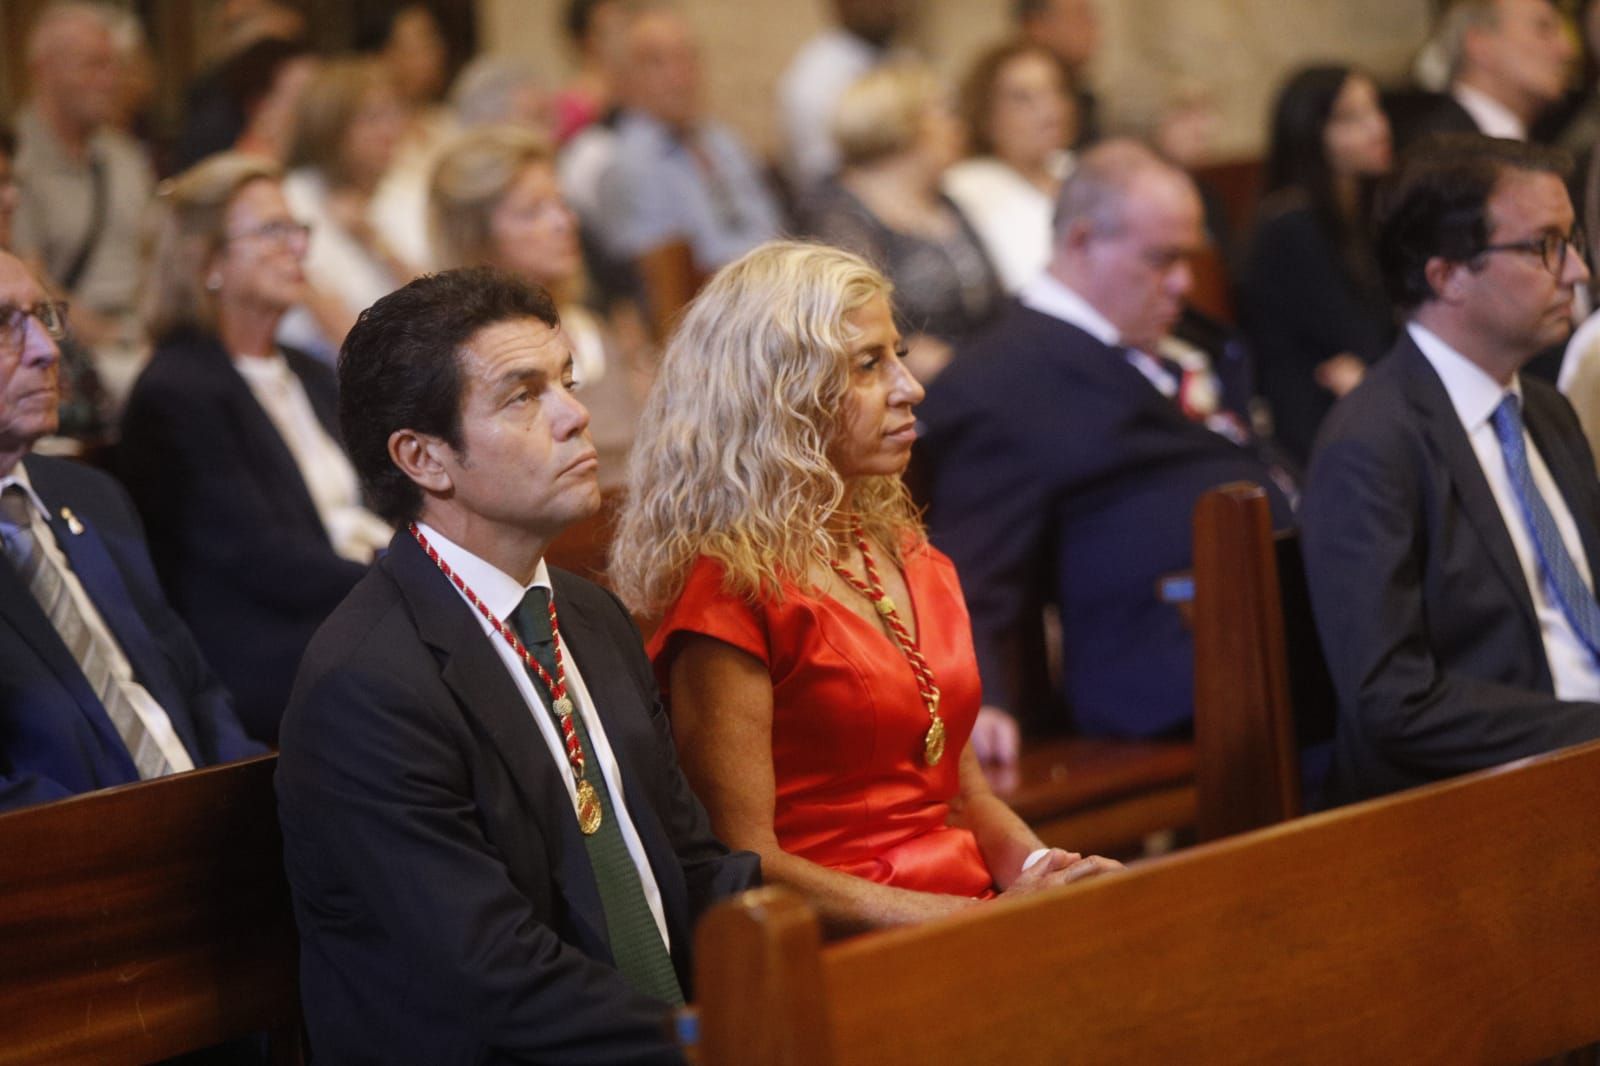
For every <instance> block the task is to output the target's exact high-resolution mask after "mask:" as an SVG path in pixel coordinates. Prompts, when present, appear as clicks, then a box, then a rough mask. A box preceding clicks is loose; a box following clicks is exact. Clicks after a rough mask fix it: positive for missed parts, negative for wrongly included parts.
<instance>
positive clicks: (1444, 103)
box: [1383, 89, 1480, 152]
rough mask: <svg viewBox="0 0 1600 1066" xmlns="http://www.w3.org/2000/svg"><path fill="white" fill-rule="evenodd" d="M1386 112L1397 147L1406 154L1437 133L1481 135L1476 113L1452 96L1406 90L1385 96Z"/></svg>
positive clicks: (1384, 106) (1418, 90) (1419, 90)
mask: <svg viewBox="0 0 1600 1066" xmlns="http://www.w3.org/2000/svg"><path fill="white" fill-rule="evenodd" d="M1383 108H1384V110H1385V111H1386V112H1387V113H1388V115H1389V125H1390V126H1391V127H1392V128H1393V130H1394V146H1395V149H1396V150H1397V151H1401V152H1403V151H1405V150H1406V149H1407V148H1410V147H1411V146H1412V145H1413V144H1416V143H1417V142H1418V141H1420V140H1422V139H1423V138H1424V137H1428V136H1431V135H1433V134H1435V133H1478V132H1480V131H1479V129H1478V123H1477V121H1476V120H1475V119H1473V117H1472V113H1471V112H1469V111H1468V110H1467V109H1466V108H1464V107H1462V106H1461V105H1460V104H1458V103H1456V98H1455V97H1454V96H1451V95H1450V94H1449V93H1448V92H1443V93H1435V92H1427V91H1426V90H1422V89H1402V90H1398V91H1395V92H1389V93H1385V94H1384V97H1383Z"/></svg>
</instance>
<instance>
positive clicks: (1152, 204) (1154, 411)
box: [918, 142, 1289, 754]
mask: <svg viewBox="0 0 1600 1066" xmlns="http://www.w3.org/2000/svg"><path fill="white" fill-rule="evenodd" d="M1203 241H1204V236H1203V231H1202V222H1201V206H1200V198H1199V196H1198V195H1197V194H1196V192H1195V189H1194V185H1193V183H1192V182H1191V181H1190V180H1189V179H1188V178H1187V177H1186V176H1185V175H1184V174H1183V173H1182V172H1181V171H1179V170H1177V169H1175V168H1174V167H1172V166H1170V165H1169V164H1167V163H1164V162H1163V161H1161V160H1160V159H1158V158H1157V157H1156V156H1155V155H1154V154H1153V153H1151V152H1150V151H1149V150H1148V149H1146V148H1143V147H1141V146H1139V145H1136V144H1132V143H1130V142H1107V143H1104V144H1102V145H1100V146H1098V147H1096V148H1094V149H1091V150H1090V151H1088V152H1086V153H1084V155H1083V157H1082V159H1081V160H1080V163H1079V166H1078V168H1077V169H1076V170H1075V171H1074V173H1073V175H1072V177H1071V178H1069V179H1068V181H1067V183H1066V185H1065V186H1064V187H1063V189H1062V193H1061V198H1060V200H1059V202H1058V204H1057V209H1056V234H1055V245H1054V251H1053V253H1052V259H1051V262H1050V265H1049V267H1048V268H1047V270H1046V272H1045V273H1044V274H1042V275H1041V276H1040V277H1039V278H1038V279H1036V280H1035V281H1034V282H1033V283H1031V284H1030V285H1028V286H1026V287H1025V288H1024V289H1023V290H1022V292H1021V294H1020V296H1019V300H1018V303H1017V304H1016V305H1015V306H1013V307H1012V308H1011V309H1010V311H1009V312H1008V314H1007V315H1006V317H1005V318H1004V319H1003V320H1002V321H1001V322H1000V323H999V324H998V325H997V326H996V327H995V328H994V329H993V330H991V331H990V332H989V333H988V334H986V335H985V336H982V337H980V338H978V339H976V340H975V341H973V342H972V343H971V344H969V345H968V346H966V347H965V348H963V350H962V351H961V352H960V353H959V354H958V356H957V358H956V360H955V362H954V363H953V364H952V365H951V367H950V368H949V369H947V370H946V371H945V372H944V374H943V375H941V376H940V377H939V378H938V379H937V380H936V381H935V382H934V383H933V384H932V386H931V387H930V388H929V390H928V397H927V400H926V401H925V402H924V403H923V405H922V406H921V408H919V411H918V413H919V415H920V416H921V418H922V420H923V422H924V428H925V434H924V437H923V440H922V442H921V444H920V445H919V447H921V448H922V449H923V457H924V459H925V461H926V462H928V463H929V464H930V466H931V470H932V479H933V484H932V499H931V509H930V513H929V524H930V528H931V530H932V536H933V540H934V542H935V543H936V544H938V545H939V547H940V548H942V549H943V550H944V551H945V552H947V553H948V554H949V555H950V557H951V558H952V559H954V560H955V563H956V567H957V569H958V571H959V572H960V575H961V583H962V588H963V590H964V592H965V593H966V596H967V603H968V606H969V608H970V610H971V615H972V625H973V635H974V638H975V643H976V646H977V652H978V665H979V668H980V670H981V672H982V674H983V684H984V702H985V704H986V705H987V707H988V708H991V709H990V710H989V711H988V714H989V716H990V717H991V718H994V717H998V716H997V715H996V714H995V709H998V710H1004V711H1009V712H1011V713H1013V714H1022V713H1030V712H1031V713H1030V717H1035V716H1037V712H1038V711H1039V708H1038V707H1031V706H1027V705H1026V704H1025V702H1024V699H1025V697H1024V696H1023V695H1021V694H1020V693H1021V692H1022V691H1023V690H1024V686H1023V685H1022V684H1021V683H1020V682H1019V681H1018V680H1017V679H1018V678H1019V677H1020V676H1022V675H1023V673H1024V672H1025V671H1026V670H1027V669H1029V668H1030V667H1037V666H1038V665H1039V664H1040V663H1041V662H1042V657H1041V656H1040V654H1039V647H1040V642H1039V641H1038V640H1037V639H1035V637H1034V634H1035V633H1036V632H1037V629H1038V621H1039V618H1040V611H1041V608H1042V603H1041V601H1042V600H1048V601H1050V602H1053V603H1054V604H1055V605H1056V606H1057V607H1058V608H1059V609H1060V615H1061V669H1062V676H1061V690H1062V692H1061V695H1062V696H1064V698H1065V703H1066V705H1067V708H1068V711H1069V713H1070V716H1071V719H1072V721H1073V722H1074V724H1075V725H1076V726H1077V728H1078V729H1079V730H1080V731H1082V732H1085V733H1090V734H1098V735H1111V736H1127V737H1149V736H1161V735H1167V734H1173V733H1180V732H1182V731H1183V730H1185V729H1187V728H1188V725H1189V722H1190V720H1191V718H1192V716H1193V699H1192V690H1193V677H1192V675H1193V672H1194V668H1193V648H1192V645H1191V642H1190V638H1189V634H1188V632H1187V630H1186V629H1185V626H1184V623H1183V620H1182V618H1181V617H1180V615H1179V612H1178V610H1177V608H1176V607H1174V606H1172V605H1171V604H1168V603H1164V602H1162V600H1161V597H1160V595H1159V592H1158V584H1159V582H1160V579H1161V578H1162V577H1163V576H1164V575H1167V574H1170V573H1173V572H1175V571H1181V570H1184V569H1187V568H1188V566H1189V562H1190V532H1189V529H1190V525H1189V523H1190V512H1191V511H1192V510H1193V507H1194V504H1195V501H1196V500H1197V499H1198V498H1199V496H1200V495H1201V494H1202V493H1204V492H1205V491H1206V490H1207V489H1210V488H1212V487H1214V486H1216V485H1219V484H1222V483H1224V482H1228V481H1237V480H1250V481H1257V482H1261V483H1263V484H1266V485H1268V487H1269V489H1270V490H1271V492H1272V499H1273V504H1274V508H1275V511H1276V515H1277V518H1278V520H1279V521H1280V522H1285V523H1287V521H1288V519H1289V508H1288V504H1287V501H1286V500H1285V499H1284V498H1283V496H1282V494H1281V493H1279V491H1278V490H1277V489H1276V488H1275V487H1274V485H1273V480H1272V477H1273V475H1272V472H1271V471H1270V470H1269V469H1268V467H1267V465H1266V464H1265V463H1263V462H1262V461H1261V460H1260V459H1259V458H1258V456H1257V454H1256V453H1255V451H1254V450H1253V449H1252V447H1250V446H1249V445H1250V444H1251V442H1250V440H1249V437H1248V434H1247V432H1246V431H1245V429H1244V426H1243V423H1242V421H1241V420H1240V419H1239V418H1238V417H1237V416H1236V415H1233V414H1230V413H1229V412H1227V411H1226V410H1222V409H1214V410H1210V411H1209V413H1205V412H1202V411H1198V410H1195V408H1196V407H1200V406H1204V405H1205V404H1206V399H1205V397H1204V396H1202V395H1201V393H1203V392H1205V391H1207V389H1206V386H1205V384H1204V383H1203V381H1201V380H1199V379H1197V378H1195V377H1194V376H1193V375H1192V374H1191V373H1188V372H1186V370H1187V368H1186V367H1184V366H1183V365H1182V363H1183V360H1182V359H1181V358H1177V359H1173V358H1169V356H1168V353H1169V352H1170V351H1171V350H1172V348H1171V341H1170V338H1169V333H1170V331H1171V330H1172V328H1173V326H1174V324H1175V323H1176V322H1177V320H1178V316H1179V313H1180V311H1181V309H1182V305H1183V297H1184V294H1185V293H1186V292H1187V291H1188V289H1189V286H1190V283H1191V281H1192V275H1191V273H1190V269H1189V266H1188V259H1187V257H1188V256H1189V255H1190V254H1192V253H1194V252H1196V251H1198V250H1199V248H1200V247H1201V244H1202V242H1203ZM1210 403H1211V404H1212V405H1213V406H1214V404H1215V400H1214V397H1213V398H1212V399H1211V401H1210ZM1056 717H1058V718H1059V715H1057V716H1056ZM1002 721H1003V720H1002ZM1003 733H1004V727H1003V726H1001V727H998V728H996V729H995V730H994V735H995V736H1001V735H1003ZM984 742H985V740H984V738H982V737H980V740H979V741H977V742H975V743H980V744H981V743H984ZM997 750H999V745H993V746H991V747H990V749H989V751H990V753H991V754H993V753H994V752H995V751H997Z"/></svg>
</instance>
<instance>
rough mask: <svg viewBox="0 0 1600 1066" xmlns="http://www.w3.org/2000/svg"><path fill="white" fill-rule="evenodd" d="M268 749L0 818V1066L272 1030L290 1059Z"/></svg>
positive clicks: (141, 1052) (291, 1025)
mask: <svg viewBox="0 0 1600 1066" xmlns="http://www.w3.org/2000/svg"><path fill="white" fill-rule="evenodd" d="M276 764H277V757H276V756H270V755H269V756H263V757H261V758H259V759H252V760H250V761H248V762H242V763H235V764H233V765H229V766H222V767H216V768H213V769H209V770H201V771H198V772H196V773H188V774H180V775H178V776H175V777H169V778H164V779H162V780H158V781H148V782H143V783H140V784H135V785H127V786H124V787H121V788H114V789H108V790H106V791H103V792H94V793H89V794H87V795H84V796H78V797H74V798H72V799H67V800H62V801H60V802H58V803H51V804H46V805H44V806H40V807H34V808H29V809H26V810H21V811H14V812H11V813H8V814H4V815H0V1066H10V1064H12V1063H18V1064H21V1063H41V1062H49V1063H57V1064H69V1063H83V1064H86V1066H88V1064H93V1066H118V1064H123V1063H129V1064H131V1063H144V1062H153V1061H156V1060H159V1059H163V1058H167V1057H169V1056H172V1055H177V1054H180V1053H183V1052H186V1051H192V1050H197V1049H200V1048H206V1047H210V1046H213V1045H216V1044H220V1043H223V1042H224V1041H228V1040H231V1039H234V1038H236V1037H241V1036H245V1035H247V1034H251V1033H255V1032H261V1031H268V1032H271V1034H272V1045H273V1061H274V1062H275V1063H298V1062H300V1061H301V1058H300V1048H301V1041H300V1003H299V991H298V981H297V974H296V971H297V966H298V961H297V960H298V941H297V939H296V935H295V926H294V918H293V915H292V914H291V912H290V906H289V889H288V884H287V882H286V881H285V879H284V873H283V846H282V841H281V838H280V837H279V834H278V818H277V807H276V801H275V799H274V795H273V789H272V772H273V768H274V767H275V766H276Z"/></svg>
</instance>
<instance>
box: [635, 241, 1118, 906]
mask: <svg viewBox="0 0 1600 1066" xmlns="http://www.w3.org/2000/svg"><path fill="white" fill-rule="evenodd" d="M889 293H890V286H889V283H888V281H887V280H886V279H885V278H884V277H883V276H882V275H881V274H880V273H879V272H878V271H876V270H874V269H873V268H872V267H871V266H869V265H868V264H867V263H866V261H865V260H862V259H860V258H858V257H856V256H854V255H851V254H849V253H847V252H843V251H839V250H837V249H833V248H828V247H825V246H822V245H815V244H802V243H794V242H773V243H770V244H766V245H763V246H762V247H760V248H757V249H756V250H755V251H753V252H751V253H749V254H748V255H746V256H745V257H744V258H743V259H740V260H739V261H737V262H735V263H733V264H730V265H729V266H727V267H725V268H724V269H723V270H722V271H720V272H719V273H718V274H717V275H716V277H714V278H713V279H712V280H711V282H710V284H709V285H707V287H706V289H705V290H704V291H703V292H702V293H701V294H700V296H699V297H698V298H696V300H695V301H694V303H693V304H691V305H690V307H689V309H688V311H687V312H686V315H685V317H684V320H683V323H682V325H681V326H680V327H679V329H678V331H677V332H676V334H675V335H674V336H673V338H672V340H671V342H670V343H669V345H668V347H667V351H666V355H665V357H664V359H663V361H662V366H661V370H660V376H659V377H658V379H657V382H656V386H655V391H654V392H653V393H652V394H651V398H650V400H649V402H648V405H647V407H646V410H645V414H644V416H643V420H642V422H641V424H640V426H639V429H638V437H637V439H636V443H635V451H634V453H633V458H632V460H631V465H630V468H629V477H628V481H629V490H630V491H629V497H628V503H627V504H626V505H625V507H624V509H623V512H622V515H621V518H620V521H619V526H618V532H617V538H616V544H615V548H614V550H613V557H612V564H611V571H610V572H611V576H612V579H613V581H614V582H615V583H616V586H617V588H618V590H619V592H620V593H621V594H622V597H623V599H624V600H625V601H627V603H628V604H629V606H630V607H632V608H633V609H634V610H636V611H644V612H648V613H655V612H658V611H662V610H663V609H664V610H665V614H664V616H663V618H662V621H661V625H660V627H659V628H658V629H657V631H656V633H655V636H654V637H653V639H652V641H651V645H650V652H651V657H652V659H653V660H654V662H655V666H656V672H657V676H658V678H659V680H660V682H661V685H662V690H663V692H664V693H666V695H667V698H668V701H669V703H670V706H671V709H672V721H673V730H674V733H675V735H676V737H677V742H678V749H679V754H680V758H681V760H682V763H683V767H684V770H685V772H686V773H687V774H688V776H689V780H690V783H691V784H692V785H693V786H694V788H695V791H696V792H697V793H698V794H699V796H700V798H701V800H702V801H703V802H704V803H705V805H706V807H707V809H708V810H709V812H710V814H711V819H712V823H713V825H714V827H715V829H716V831H717V833H718V835H719V836H720V837H721V838H722V839H723V840H724V841H726V842H727V843H728V844H729V845H730V846H732V847H737V848H747V849H750V850H753V851H755V852H757V853H758V854H760V856H761V861H762V868H763V871H764V873H765V876H766V877H767V879H768V880H769V881H778V882H784V883H787V884H790V885H792V886H794V887H796V888H798V889H800V890H801V891H802V892H804V893H805V894H806V895H807V896H808V897H809V898H810V899H811V901H812V903H813V904H814V905H815V906H816V907H817V909H818V911H819V912H820V913H821V915H822V917H823V919H824V921H825V922H826V923H827V924H828V925H829V927H830V928H832V929H834V930H840V931H843V930H853V929H863V928H871V927H877V926H886V925H896V924H904V923H908V922H915V921H920V920H923V919H927V918H931V917H935V916H938V915H942V914H947V913H950V912H952V911H955V910H958V909H960V908H962V907H965V906H969V905H971V903H972V902H973V901H974V900H975V899H981V898H985V897H988V896H992V895H995V894H997V893H1011V894H1016V893H1021V892H1026V891H1029V890H1032V889H1036V888H1040V887H1043V886H1046V885H1050V884H1057V883H1061V882H1065V881H1071V880H1076V879H1078V878H1080V877H1084V876H1087V875H1090V874H1093V873H1097V872H1099V871H1101V870H1104V869H1109V868H1114V867H1115V866H1116V863H1114V862H1111V861H1109V860H1106V859H1101V858H1098V857H1089V858H1084V857H1081V856H1079V855H1077V854H1075V853H1072V852H1067V851H1063V850H1060V849H1052V848H1045V847H1044V846H1043V845H1042V844H1041V843H1040V841H1039V839H1038V837H1037V836H1035V835H1034V833H1033V832H1032V830H1030V829H1029V828H1028V827H1027V826H1026V825H1025V824H1024V823H1023V822H1022V820H1021V819H1020V818H1018V817H1017V816H1016V815H1015V814H1014V813H1013V812H1012V811H1011V810H1010V809H1009V808H1008V807H1007V806H1006V805H1005V804H1004V803H1003V802H1001V801H1000V800H999V799H998V798H997V797H996V796H995V795H994V794H993V792H991V791H990V789H989V787H988V784H987V783H986V781H985V780H984V777H983V773H982V770H981V769H980V767H979V765H978V761H977V758H976V756H975V755H974V754H973V752H972V751H971V749H970V748H969V747H968V745H967V738H968V736H969V734H970V733H971V731H972V727H973V723H974V721H975V720H976V717H977V713H978V706H979V700H980V686H979V682H978V670H977V663H976V660H975V658H974V656H973V650H972V638H971V632H970V627H969V624H968V620H967V611H966V606H965V603H964V601H963V599H962V595H961V589H960V586H959V584H958V583H957V580H956V574H955V570H954V568H953V567H952V565H951V563H950V561H949V560H948V559H947V558H945V556H944V555H942V554H941V553H940V552H938V551H937V550H935V549H934V548H933V547H931V546H930V545H929V544H928V542H927V539H926V537H925V536H924V534H923V530H922V527H921V524H920V522H919V521H918V518H917V514H916V511H915V509H914V507H913V506H912V504H911V501H910V498H909V496H908V495H907V493H906V490H905V487H904V486H903V485H902V484H901V481H900V474H901V472H902V471H903V470H904V469H905V465H906V462H907V460H908V458H909V456H910V452H911V445H912V443H913V442H914V441H915V439H916V430H915V421H914V418H913V415H912V407H913V406H914V405H915V404H916V403H917V402H918V401H919V400H921V398H922V387H921V386H920V385H919V384H917V382H916V380H915V379H914V378H912V377H911V375H910V374H909V373H908V372H907V371H906V369H905V367H904V365H903V364H902V362H901V360H902V358H903V355H904V352H903V349H902V346H901V337H900V331H899V330H898V329H897V328H896V326H895V322H894V318H893V314H892V310H891V307H890V303H889Z"/></svg>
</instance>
